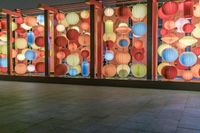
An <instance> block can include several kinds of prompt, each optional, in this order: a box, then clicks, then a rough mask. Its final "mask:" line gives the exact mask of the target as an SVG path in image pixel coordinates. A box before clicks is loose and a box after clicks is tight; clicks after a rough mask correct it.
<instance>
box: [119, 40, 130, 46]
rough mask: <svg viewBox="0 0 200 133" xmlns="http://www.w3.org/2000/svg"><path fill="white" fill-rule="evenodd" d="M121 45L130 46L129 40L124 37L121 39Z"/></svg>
mask: <svg viewBox="0 0 200 133" xmlns="http://www.w3.org/2000/svg"><path fill="white" fill-rule="evenodd" d="M119 46H121V47H126V46H128V41H127V40H126V39H122V40H120V41H119Z"/></svg>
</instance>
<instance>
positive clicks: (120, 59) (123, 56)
mask: <svg viewBox="0 0 200 133" xmlns="http://www.w3.org/2000/svg"><path fill="white" fill-rule="evenodd" d="M115 59H116V61H117V63H118V64H128V63H129V62H130V60H131V56H130V54H129V53H126V52H117V53H116V56H115Z"/></svg>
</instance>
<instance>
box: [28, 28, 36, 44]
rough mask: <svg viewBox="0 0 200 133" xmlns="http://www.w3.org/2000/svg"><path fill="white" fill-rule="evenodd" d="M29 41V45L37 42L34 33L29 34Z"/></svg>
mask: <svg viewBox="0 0 200 133" xmlns="http://www.w3.org/2000/svg"><path fill="white" fill-rule="evenodd" d="M27 40H28V45H32V44H33V43H34V42H35V35H34V33H33V32H32V31H29V32H28V33H27Z"/></svg>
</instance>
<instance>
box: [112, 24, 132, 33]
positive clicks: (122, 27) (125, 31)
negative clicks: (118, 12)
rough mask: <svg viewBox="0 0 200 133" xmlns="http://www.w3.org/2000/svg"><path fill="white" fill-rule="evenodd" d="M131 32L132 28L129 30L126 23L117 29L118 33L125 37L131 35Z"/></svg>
mask: <svg viewBox="0 0 200 133" xmlns="http://www.w3.org/2000/svg"><path fill="white" fill-rule="evenodd" d="M123 24H125V25H123ZM130 31H131V28H129V27H128V25H127V24H126V23H120V24H119V26H118V27H117V28H116V32H117V33H119V34H123V35H127V34H129V32H130Z"/></svg>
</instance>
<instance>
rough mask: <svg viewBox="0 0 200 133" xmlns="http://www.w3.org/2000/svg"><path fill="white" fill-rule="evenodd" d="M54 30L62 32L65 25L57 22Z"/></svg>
mask: <svg viewBox="0 0 200 133" xmlns="http://www.w3.org/2000/svg"><path fill="white" fill-rule="evenodd" d="M56 30H57V31H58V32H64V31H65V26H64V25H62V24H58V25H57V26H56Z"/></svg>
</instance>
